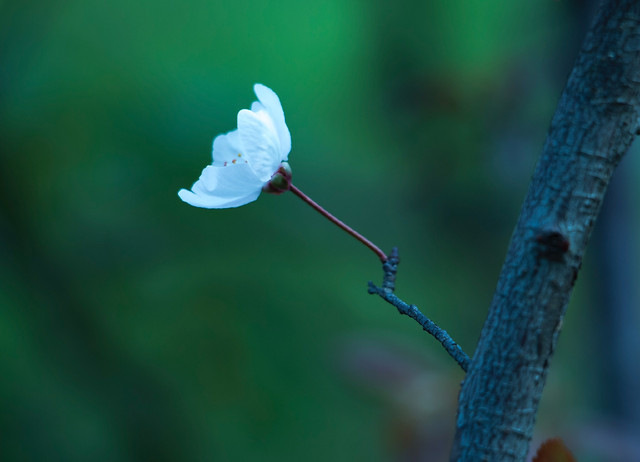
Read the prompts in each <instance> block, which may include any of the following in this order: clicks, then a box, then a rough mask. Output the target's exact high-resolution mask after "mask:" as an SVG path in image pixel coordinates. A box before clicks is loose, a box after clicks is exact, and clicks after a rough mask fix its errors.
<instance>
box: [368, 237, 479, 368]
mask: <svg viewBox="0 0 640 462" xmlns="http://www.w3.org/2000/svg"><path fill="white" fill-rule="evenodd" d="M399 262H400V258H399V257H398V249H397V248H396V247H394V248H393V250H392V251H391V254H390V255H389V257H388V259H387V261H385V262H384V264H383V265H382V269H383V271H384V278H383V280H382V287H377V286H376V285H375V284H374V283H373V282H371V281H369V293H370V294H377V295H379V296H380V297H381V298H383V299H384V300H385V301H387V302H388V303H390V304H392V305H393V306H395V307H396V308H397V309H398V312H399V313H400V314H404V315H407V316H409V317H410V318H411V319H413V320H415V321H416V322H417V323H418V324H420V325H421V326H422V328H423V329H424V330H425V331H426V332H427V333H429V334H431V335H433V336H434V337H435V338H436V340H438V341H439V342H440V343H441V344H442V346H443V347H444V349H445V350H446V351H447V353H449V355H450V356H451V357H452V358H453V359H454V360H455V361H456V362H457V363H458V364H459V365H460V367H461V368H462V370H463V371H465V372H467V369H468V367H469V361H470V359H469V356H468V355H467V354H466V353H465V352H464V351H462V348H460V345H458V344H457V343H456V342H454V340H453V339H452V338H451V336H450V335H449V334H448V333H447V331H445V330H444V329H442V328H440V327H438V325H437V324H436V323H435V322H433V321H432V320H430V319H429V318H427V317H426V316H425V315H424V314H422V312H421V311H420V310H419V309H418V307H417V306H415V305H409V304H407V303H405V302H404V301H402V300H401V299H400V298H398V297H397V296H396V295H395V294H394V293H393V291H394V290H395V282H396V272H397V271H398V263H399Z"/></svg>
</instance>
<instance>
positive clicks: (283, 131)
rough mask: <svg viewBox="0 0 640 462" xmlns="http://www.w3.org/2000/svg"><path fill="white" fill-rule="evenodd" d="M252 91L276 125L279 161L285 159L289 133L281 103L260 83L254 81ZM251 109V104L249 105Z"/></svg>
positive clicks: (289, 147)
mask: <svg viewBox="0 0 640 462" xmlns="http://www.w3.org/2000/svg"><path fill="white" fill-rule="evenodd" d="M253 91H254V92H255V93H256V96H257V97H258V99H259V100H260V103H262V105H263V106H264V107H265V109H266V110H267V112H268V113H269V115H270V116H271V118H272V119H273V123H274V124H275V126H276V131H277V133H278V138H279V139H280V150H281V152H280V161H284V160H287V157H288V155H289V152H290V151H291V133H289V128H288V127H287V124H286V122H285V120H284V111H283V110H282V104H281V103H280V98H278V95H276V93H275V92H274V91H273V90H272V89H270V88H269V87H266V86H264V85H262V84H260V83H256V84H255V85H254V86H253ZM251 109H252V110H253V106H252V107H251Z"/></svg>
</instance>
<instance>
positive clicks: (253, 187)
mask: <svg viewBox="0 0 640 462" xmlns="http://www.w3.org/2000/svg"><path fill="white" fill-rule="evenodd" d="M253 91H255V93H256V96H257V97H258V101H255V102H254V103H253V104H252V105H251V110H248V109H242V110H241V111H240V112H238V129H237V130H233V131H231V132H229V133H226V134H224V135H218V136H216V138H215V139H214V140H213V163H212V164H211V165H209V166H207V167H205V169H204V170H203V171H202V174H201V175H200V178H199V179H198V181H196V182H195V183H194V184H193V186H192V187H191V191H188V190H186V189H181V190H180V191H179V192H178V195H179V196H180V199H182V200H183V201H185V202H186V203H187V204H191V205H193V206H195V207H204V208H208V209H221V208H227V207H239V206H241V205H244V204H248V203H249V202H252V201H254V200H256V199H257V198H258V196H259V195H260V192H261V191H262V188H263V187H264V186H265V185H267V183H269V180H271V177H272V176H273V175H274V174H275V173H276V172H278V170H279V169H280V166H281V164H282V162H285V161H286V160H287V156H288V155H289V151H291V134H290V133H289V129H288V128H287V124H286V123H285V121H284V112H283V111H282V105H281V104H280V100H279V99H278V95H276V94H275V93H274V92H273V90H271V89H270V88H267V87H265V86H264V85H261V84H259V83H258V84H255V85H254V87H253Z"/></svg>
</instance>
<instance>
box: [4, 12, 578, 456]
mask: <svg viewBox="0 0 640 462" xmlns="http://www.w3.org/2000/svg"><path fill="white" fill-rule="evenodd" d="M571 17H572V16H571V14H570V8H569V6H568V5H567V4H566V2H555V1H547V2H540V1H525V2H510V1H507V0H488V1H482V2H481V1H472V2H468V1H462V0H455V1H448V2H417V1H415V0H397V1H396V2H393V3H388V2H382V1H373V2H363V1H358V0H326V1H323V2H315V3H314V2H311V3H306V2H298V1H294V0H283V1H280V2H267V1H255V0H238V1H236V2H215V1H214V2H212V1H202V0H194V1H192V2H188V3H186V4H185V3H182V2H177V1H171V0H160V1H153V2H152V1H147V0H142V1H138V2H128V1H123V0H114V1H111V2H98V1H91V0H89V1H79V0H52V1H49V2H41V1H35V0H23V1H4V2H0V50H1V51H0V136H1V140H2V153H1V154H0V162H1V164H0V176H1V178H0V213H1V215H0V256H1V260H0V276H1V277H0V350H1V351H2V352H3V353H2V355H0V374H1V375H2V377H3V379H2V380H0V406H1V412H0V431H1V433H2V435H3V436H2V443H1V445H0V456H1V458H2V460H6V461H9V460H34V461H35V460H38V461H39V460H43V461H44V460H46V461H57V460H59V461H84V460H93V461H101V460H104V461H113V460H118V461H127V460H132V461H133V460H153V461H163V460H167V461H169V460H171V461H174V460H181V461H190V460H225V461H242V460H260V461H275V460H278V461H286V460H305V461H326V460H334V461H336V462H338V461H352V460H369V461H382V460H397V459H398V455H397V453H398V451H399V452H402V449H401V448H400V449H398V445H396V446H394V445H393V444H391V443H390V439H391V436H390V434H389V431H388V428H389V427H388V424H387V419H388V417H389V416H388V413H387V412H386V411H384V410H383V409H384V406H383V405H382V404H381V403H382V402H383V401H384V400H383V398H381V397H379V396H378V397H377V398H375V397H372V396H370V395H368V394H367V393H365V392H364V391H363V389H362V384H361V383H359V382H358V381H357V380H356V381H355V382H353V381H352V380H351V379H349V374H346V373H344V371H342V372H341V368H340V367H337V364H338V363H340V358H344V357H345V356H346V355H348V354H349V352H348V348H347V346H345V345H346V344H345V343H344V340H345V339H351V338H353V337H354V336H358V335H365V336H369V337H371V338H373V339H375V342H377V343H376V344H377V345H385V344H387V343H388V342H391V343H394V344H395V343H398V342H400V343H401V344H403V345H405V346H406V348H408V349H409V350H411V351H413V352H414V354H415V353H416V352H418V355H419V356H420V355H422V356H424V357H425V358H431V359H430V361H431V363H430V364H431V365H432V367H434V368H435V370H439V371H440V373H441V374H442V375H443V376H445V377H449V378H452V379H453V381H452V382H451V383H453V384H454V385H452V386H451V387H450V389H451V392H452V393H454V394H455V393H456V392H457V389H456V388H455V383H456V381H457V380H459V379H460V378H461V374H460V372H459V371H457V370H456V366H455V364H454V363H453V362H452V361H450V360H448V358H446V357H445V356H444V353H443V352H442V351H441V350H440V348H439V347H438V345H437V344H436V343H435V342H434V341H433V340H432V339H430V338H427V337H426V336H425V335H424V334H423V333H422V332H420V331H419V330H418V329H417V328H416V326H415V325H413V324H412V323H411V322H410V321H409V320H407V319H403V318H401V317H400V316H398V315H397V314H396V313H394V312H393V310H392V309H391V307H389V306H385V305H384V304H383V303H382V302H381V301H380V300H378V299H376V298H373V297H370V296H368V295H367V293H366V282H367V280H369V279H374V280H377V279H378V278H379V277H380V276H381V270H380V268H379V265H378V262H377V260H376V259H375V257H374V256H372V255H371V254H370V253H369V252H368V251H367V250H366V249H365V248H364V247H362V246H360V245H358V244H357V243H356V242H355V241H353V240H352V239H351V238H349V237H348V236H346V235H345V234H343V233H341V232H340V231H339V230H338V229H336V228H335V227H332V226H331V225H330V224H329V223H328V222H326V221H324V220H323V219H322V218H321V217H320V216H318V215H317V214H315V213H314V212H313V211H312V210H311V209H309V208H307V207H305V206H304V205H303V204H302V203H301V202H300V201H299V200H297V199H296V198H295V197H293V196H292V195H283V196H278V197H273V196H268V197H261V198H260V199H259V200H258V201H257V202H255V203H252V204H250V205H248V206H245V207H242V208H239V209H237V210H220V211H208V210H203V209H196V208H192V207H189V206H187V205H186V204H184V203H182V202H181V201H179V199H178V197H177V194H176V193H177V191H178V190H179V189H180V188H181V187H189V186H190V185H191V184H192V183H193V181H195V180H196V178H197V177H198V175H199V173H200V171H201V169H202V168H203V167H204V166H205V164H207V163H208V162H209V161H210V143H211V140H212V138H213V137H214V136H215V135H216V134H218V133H222V132H225V131H228V130H231V129H233V128H235V116H236V113H237V111H238V110H239V109H241V108H243V107H248V106H249V104H250V103H251V102H252V101H253V100H254V95H253V94H252V93H251V85H252V84H253V83H254V82H262V83H265V84H267V85H269V86H270V87H272V88H273V89H274V90H275V91H276V92H277V93H278V94H279V95H280V98H281V100H282V102H283V106H284V109H285V114H286V116H287V122H288V125H289V128H290V130H291V133H292V136H293V151H292V154H291V156H290V160H291V164H292V167H293V169H294V182H295V183H296V184H297V185H298V186H299V187H300V188H301V189H303V190H304V191H305V192H307V193H308V194H309V195H310V196H311V197H313V198H314V199H315V200H317V201H318V202H320V203H321V204H323V205H324V206H326V207H327V208H328V209H329V210H330V211H332V212H334V213H335V214H336V215H337V216H338V217H341V218H343V219H344V220H345V221H346V222H347V223H349V224H351V225H352V226H354V227H355V228H356V229H358V230H359V231H361V232H362V233H363V234H365V235H366V236H367V237H369V238H371V239H372V240H373V241H374V242H376V243H378V245H381V246H382V247H383V248H385V249H389V248H390V247H391V246H394V245H397V246H399V247H400V251H401V256H402V257H403V263H402V266H401V268H400V274H399V282H398V287H399V293H400V294H401V295H402V296H403V298H405V299H406V300H407V301H409V302H412V303H416V304H418V305H419V306H420V307H421V308H422V309H423V311H424V312H425V313H428V314H429V315H430V316H432V318H433V319H434V320H436V321H437V322H439V323H440V324H442V325H443V326H445V327H446V328H447V330H448V331H449V332H450V333H451V334H452V335H453V336H454V337H455V338H456V339H457V340H458V341H459V342H460V343H461V344H462V345H463V346H464V347H465V348H466V349H467V351H468V352H469V353H472V350H473V346H474V344H475V341H476V339H477V336H478V334H479V330H480V327H481V325H482V321H483V319H484V316H485V314H486V309H487V307H488V305H489V302H490V300H491V295H492V291H493V288H494V286H495V282H496V279H497V275H498V273H499V270H500V265H501V262H502V259H503V256H504V252H505V249H506V246H507V242H508V239H509V236H510V233H511V230H512V227H513V225H514V224H515V220H516V217H517V214H518V210H519V207H520V203H521V200H522V198H523V197H524V194H525V192H526V187H527V183H528V179H529V176H530V174H531V172H532V169H533V166H534V163H535V159H536V156H537V155H538V153H539V151H540V148H541V146H542V142H543V140H544V137H545V133H546V128H547V125H548V123H549V120H550V118H551V115H552V112H553V109H554V106H555V102H556V100H557V98H558V96H559V94H560V91H561V89H562V85H563V84H564V79H565V78H566V75H567V72H568V71H569V69H570V67H571V64H572V60H573V56H575V53H576V51H577V47H578V44H579V41H580V36H579V33H578V28H577V27H576V26H575V25H574V23H573V22H572V21H571ZM568 327H570V326H568ZM578 335H579V334H572V333H571V332H568V333H567V334H566V336H567V337H568V339H567V340H566V342H567V344H576V345H577V344H578V342H579V341H580V339H579V338H578V337H577V336H578ZM375 342H374V343H375ZM567 348H568V351H570V352H571V351H572V349H571V348H569V347H567ZM576 349H577V348H576ZM576 349H574V350H573V351H574V352H575V350H576ZM392 362H393V361H392ZM585 362H586V360H585ZM574 364H576V366H575V369H572V370H573V371H574V372H575V371H576V370H579V365H580V364H584V362H583V363H580V361H579V360H578V363H575V361H574ZM370 380H373V381H375V380H376V379H375V377H373V378H370ZM571 380H572V381H573V382H572V383H576V382H575V381H577V380H580V376H577V377H573V378H571ZM370 385H371V384H370ZM577 395H578V397H577V398H576V401H577V402H578V404H580V402H581V401H580V400H581V398H580V393H577ZM572 404H573V403H572ZM583 404H584V403H583ZM453 412H454V411H451V413H450V415H449V417H448V420H447V419H446V418H445V419H443V421H442V423H439V426H440V427H445V428H451V429H453V420H454V413H453ZM542 418H543V420H544V416H543V417H542ZM447 426H448V427H447ZM445 443H446V441H445ZM398 444H399V445H400V446H401V444H402V442H401V443H398ZM447 444H448V443H447ZM394 448H395V449H394Z"/></svg>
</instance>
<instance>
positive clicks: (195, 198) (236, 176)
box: [178, 164, 263, 209]
mask: <svg viewBox="0 0 640 462" xmlns="http://www.w3.org/2000/svg"><path fill="white" fill-rule="evenodd" d="M262 185H263V182H262V181H260V180H259V179H258V177H256V175H255V173H254V172H253V170H252V169H251V167H249V165H248V164H235V165H229V166H227V167H217V166H213V165H209V166H207V167H205V169H204V170H203V171H202V174H201V175H200V178H199V179H198V181H196V182H195V183H194V184H193V186H192V187H191V191H188V190H186V189H181V190H180V191H179V192H178V196H180V199H182V200H183V201H185V202H186V203H187V204H190V205H193V206H195V207H204V208H208V209H222V208H228V207H239V206H241V205H244V204H248V203H249V202H252V201H254V200H256V199H257V198H258V196H259V195H260V192H261V191H262Z"/></svg>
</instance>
